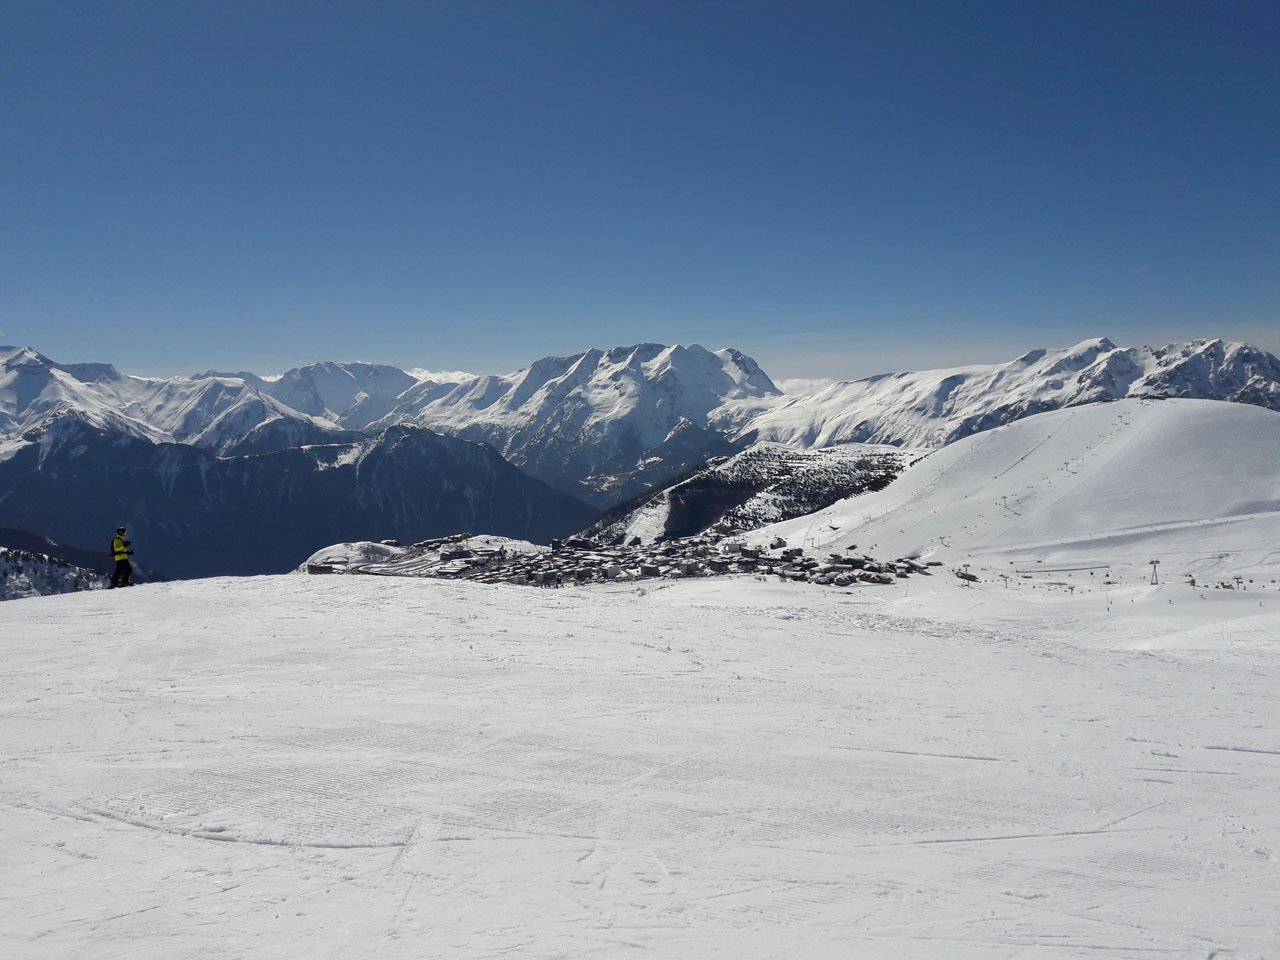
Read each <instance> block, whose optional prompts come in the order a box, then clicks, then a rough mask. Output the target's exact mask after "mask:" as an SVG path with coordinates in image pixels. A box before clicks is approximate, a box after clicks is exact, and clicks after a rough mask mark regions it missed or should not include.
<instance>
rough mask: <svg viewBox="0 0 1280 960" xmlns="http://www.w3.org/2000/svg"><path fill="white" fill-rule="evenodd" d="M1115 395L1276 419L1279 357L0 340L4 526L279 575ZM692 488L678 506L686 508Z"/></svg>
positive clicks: (514, 531)
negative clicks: (534, 350) (79, 359)
mask: <svg viewBox="0 0 1280 960" xmlns="http://www.w3.org/2000/svg"><path fill="white" fill-rule="evenodd" d="M1125 397H1189V398H1197V399H1212V400H1227V401H1235V402H1241V403H1247V404H1253V405H1256V406H1262V407H1268V408H1270V409H1273V410H1274V409H1280V360H1277V359H1276V357H1274V356H1272V355H1271V354H1268V353H1266V352H1264V351H1262V350H1259V349H1257V348H1255V347H1252V346H1249V345H1247V344H1240V343H1228V342H1223V341H1221V340H1199V341H1193V342H1188V343H1175V344H1170V345H1168V346H1165V347H1161V348H1154V349H1153V348H1148V347H1130V348H1123V347H1118V346H1116V345H1115V344H1113V343H1111V342H1110V341H1108V340H1106V339H1096V340H1089V341H1085V342H1083V343H1081V344H1077V345H1076V346H1074V347H1069V348H1061V349H1042V350H1033V351H1031V352H1029V353H1026V354H1024V355H1023V356H1021V357H1019V358H1017V359H1016V360H1012V361H1009V362H1007V363H1003V364H991V365H981V366H967V367H959V368H954V369H948V370H932V371H923V372H908V373H893V374H885V375H881V376H877V377H871V378H867V379H862V380H855V381H847V382H839V383H833V384H830V385H828V386H826V387H823V388H822V389H819V390H817V391H815V392H812V393H808V394H803V395H797V394H786V393H784V392H783V391H781V390H780V389H779V388H778V387H777V385H776V384H775V383H774V381H773V380H771V379H770V377H769V376H768V375H767V374H766V373H765V372H764V371H763V370H761V368H760V367H759V365H758V364H757V363H756V362H755V361H754V360H752V359H751V358H750V357H748V356H746V355H745V354H743V353H741V352H740V351H737V350H734V349H732V348H725V349H720V350H714V351H712V350H708V349H705V348H703V347H701V346H698V345H696V344H694V345H689V346H663V345H660V344H637V345H633V346H630V347H617V348H613V349H609V350H598V349H591V350H585V351H583V352H581V353H578V354H575V355H573V356H570V357H547V358H543V359H541V360H538V361H536V362H534V363H533V364H531V365H529V366H528V367H526V368H524V369H521V370H518V371H516V372H514V373H510V374H506V375H502V376H474V375H466V374H450V375H425V376H422V375H415V374H410V373H408V372H406V371H404V370H400V369H399V368H396V367H393V366H387V365H380V364H370V363H338V362H325V363H314V364H309V365H307V366H303V367H299V368H296V369H293V370H290V371H288V372H286V373H285V374H283V375H280V376H260V375H257V374H253V373H248V372H239V373H220V372H217V371H208V372H206V373H203V374H198V375H195V376H191V377H173V378H145V377H136V376H130V375H126V374H122V373H120V372H119V371H118V370H116V368H115V367H113V366H111V365H110V364H106V363H58V362H55V361H52V360H50V359H49V358H47V357H44V356H42V355H41V354H39V353H37V352H36V351H34V350H32V349H30V348H26V347H0V524H4V525H9V526H14V527H19V528H22V529H26V530H31V531H34V532H37V533H39V534H42V535H45V536H51V537H54V538H55V539H57V540H60V541H62V542H66V543H73V544H78V545H92V544H94V543H96V542H97V541H98V540H100V539H101V538H102V530H103V529H107V530H108V531H109V530H110V529H111V528H112V527H114V525H115V524H116V523H117V522H120V521H127V522H129V523H131V524H132V525H133V526H134V528H135V529H136V528H138V527H139V525H140V524H141V525H142V526H143V527H144V528H145V532H146V533H147V534H148V536H145V537H140V539H141V540H149V541H150V542H151V543H152V544H153V545H154V546H155V549H156V551H157V552H156V553H153V554H151V555H150V556H149V557H148V560H149V561H150V565H151V566H153V567H154V568H155V569H157V570H158V571H159V572H161V573H164V574H167V575H170V576H195V575H204V574H209V573H220V572H221V573H226V572H236V573H248V572H266V571H271V570H284V569H289V568H291V567H293V566H294V565H296V564H297V562H298V559H299V557H302V556H306V555H307V554H308V553H309V552H311V551H312V550H314V549H316V548H318V547H320V546H324V545H325V544H328V543H332V542H335V541H337V540H342V539H346V538H348V537H350V538H356V539H369V538H371V537H375V538H376V537H379V536H384V537H387V538H393V537H394V538H406V539H408V538H414V537H427V536H438V535H442V534H447V533H452V532H455V531H457V530H461V529H470V530H472V531H473V532H477V533H496V534H504V535H508V536H513V537H519V538H522V539H531V540H546V539H549V538H550V537H553V536H557V535H561V534H564V533H569V532H572V531H574V530H576V529H579V528H581V527H583V526H584V525H586V524H587V523H588V522H589V521H591V519H592V516H593V514H598V513H600V512H601V511H602V510H606V509H610V508H616V507H617V506H618V505H619V504H620V503H623V502H626V501H628V500H632V499H634V498H639V499H640V501H643V500H644V498H645V496H646V495H648V494H649V493H650V492H651V491H654V490H660V489H661V488H662V487H663V486H664V485H666V484H668V483H670V482H671V481H673V480H675V479H677V478H680V477H682V476H684V477H686V478H687V475H689V474H690V472H691V471H696V470H698V469H699V468H700V467H701V465H702V464H704V463H705V462H707V461H708V460H710V459H713V458H726V457H733V456H735V455H737V454H740V453H741V452H742V451H744V450H746V449H747V448H749V447H750V446H751V445H752V444H755V443H760V442H764V443H772V444H782V445H785V446H786V447H788V448H792V449H797V450H806V449H818V448H827V447H832V446H836V445H839V444H846V443H864V442H871V443H879V444H888V445H892V446H895V447H911V448H926V449H927V448H937V447H941V446H944V445H946V444H949V443H951V442H953V441H955V440H958V439H960V438H963V437H966V436H969V435H971V434H974V433H978V432H982V431H985V430H988V429H990V428H991V427H995V426H999V425H1001V424H1006V423H1010V422H1013V421H1015V420H1019V419H1021V418H1024V417H1027V416H1030V415H1032V414H1037V413H1043V412H1046V411H1049V410H1054V409H1058V408H1062V407H1073V406H1079V405H1082V404H1090V403H1096V402H1099V401H1108V400H1116V399H1121V398H1125ZM827 459H830V458H827ZM760 462H761V463H766V462H768V463H772V464H774V465H775V466H776V467H777V469H778V471H779V472H778V474H777V475H776V476H775V477H773V479H772V480H770V479H768V478H758V479H759V486H758V489H759V490H765V489H766V488H768V487H769V485H770V484H771V483H773V482H780V481H782V480H784V479H785V478H786V477H787V476H790V475H791V474H792V473H794V472H795V471H796V463H797V461H796V460H795V458H794V457H787V456H774V457H772V458H768V457H766V458H763V459H761V461H760ZM832 462H834V461H832ZM800 472H801V473H803V472H804V471H800ZM704 481H705V478H704ZM707 482H709V481H707ZM717 482H718V481H717ZM753 483H755V481H753ZM710 485H711V486H715V484H714V483H712V484H710ZM695 486H696V485H695ZM730 486H733V484H730ZM687 495H688V488H687V486H686V488H685V491H684V492H683V493H677V494H676V495H675V496H676V500H678V501H679V502H680V503H683V504H685V506H684V507H682V509H684V510H685V511H686V513H685V516H686V517H689V516H692V513H690V512H689V510H690V509H691V508H690V507H689V506H688V504H689V501H687V500H685V499H682V498H685V497H686V496H687ZM716 496H719V495H718V494H717V495H716ZM712 499H715V498H714V497H713V498H712ZM801 499H804V498H801ZM819 499H821V497H819ZM638 502H639V501H638ZM700 502H702V501H700ZM798 502H799V501H797V503H798ZM805 502H806V503H807V502H809V501H807V500H806V501H805ZM726 503H727V501H726ZM704 505H705V504H704ZM737 506H740V505H739V504H733V505H731V506H730V507H729V509H733V508H736V507H737ZM702 509H703V507H701V506H700V507H698V509H697V510H694V511H693V512H694V513H697V512H698V511H701V510H702ZM712 512H714V511H712ZM699 515H700V516H701V515H702V514H701V513H699ZM707 515H710V514H707ZM615 519H616V513H615ZM668 519H670V517H668ZM717 519H718V518H717ZM778 519H781V517H778ZM673 522H674V524H675V526H674V527H672V529H675V528H677V527H681V526H682V525H683V524H684V521H682V520H678V519H677V520H676V521H673ZM666 523H667V521H666V520H664V521H663V525H664V526H665V524H666ZM143 532H144V531H143V530H142V529H138V533H139V534H142V533H143ZM159 544H164V546H159Z"/></svg>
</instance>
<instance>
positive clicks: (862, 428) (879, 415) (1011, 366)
mask: <svg viewBox="0 0 1280 960" xmlns="http://www.w3.org/2000/svg"><path fill="white" fill-rule="evenodd" d="M1141 396H1167V397H1184V398H1201V399H1210V400H1233V401H1243V402H1246V403H1252V404H1257V405H1259V406H1264V407H1270V408H1272V409H1280V361H1278V360H1277V359H1276V358H1275V357H1273V356H1271V355H1270V354H1267V353H1265V352H1263V351H1261V350H1258V349H1257V348H1255V347H1250V346H1248V345H1245V344H1240V343H1225V342H1223V341H1222V340H1197V341H1192V342H1188V343H1173V344H1169V345H1167V346H1165V347H1161V348H1158V349H1152V348H1150V347H1117V346H1116V345H1115V344H1114V343H1112V342H1111V341H1110V340H1107V339H1106V338H1102V337H1100V338H1096V339H1091V340H1085V341H1083V342H1082V343H1078V344H1076V345H1075V346H1073V347H1065V348H1055V349H1042V350H1032V351H1030V352H1029V353H1026V354H1024V355H1023V356H1021V357H1019V358H1018V359H1016V360H1013V361H1010V362H1009V363H1003V364H985V365H972V366H964V367H954V368H949V369H940V370H924V371H918V372H917V371H913V372H903V373H890V374H883V375H880V376H876V377H870V378H868V379H864V380H855V381H847V382H837V383H832V384H830V385H829V386H826V387H820V388H819V389H817V390H815V391H814V392H812V393H810V394H808V395H805V396H800V395H796V394H795V393H794V392H791V391H788V393H787V394H786V395H784V396H782V397H780V398H778V397H774V398H769V397H766V398H762V399H759V400H737V401H732V402H729V403H726V404H725V405H724V406H723V407H721V408H720V409H719V410H717V411H714V412H713V413H712V414H711V415H710V420H711V421H712V422H713V423H714V424H716V425H718V426H720V427H722V428H726V429H730V430H733V431H735V432H736V435H738V436H752V437H754V438H755V439H759V440H775V441H778V442H782V443H791V444H799V445H802V446H818V447H825V446H830V445H832V444H836V443H847V442H851V441H853V442H877V443H893V444H900V445H906V446H913V447H941V446H944V445H945V444H947V443H950V442H952V441H954V440H956V439H959V438H960V437H964V436H968V435H970V434H972V433H976V432H979V431H981V430H986V429H990V428H991V427H994V426H998V425H1000V424H1001V423H1006V422H1009V421H1012V420H1015V419H1017V418H1018V417H1022V416H1027V415H1029V414H1034V413H1038V412H1041V411H1044V410H1051V409H1056V408H1059V407H1067V406H1073V405H1077V404H1082V403H1093V402H1097V401H1100V400H1118V399H1122V398H1126V397H1141Z"/></svg>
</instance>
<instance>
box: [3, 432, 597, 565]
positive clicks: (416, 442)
mask: <svg viewBox="0 0 1280 960" xmlns="http://www.w3.org/2000/svg"><path fill="white" fill-rule="evenodd" d="M0 491H3V495H0V525H4V526H10V527H16V528H19V529H23V530H38V531H40V532H41V533H42V534H43V535H45V536H48V537H51V538H53V539H55V540H57V541H59V542H62V543H68V544H78V545H82V546H83V545H86V544H93V543H95V542H96V541H98V540H102V539H103V537H104V536H109V533H110V530H111V529H112V528H114V527H115V525H116V524H117V523H127V524H128V526H129V532H130V535H131V537H132V538H133V540H134V546H135V549H137V550H138V556H137V559H138V560H139V561H141V562H144V563H145V564H146V565H147V566H149V567H151V568H153V569H155V570H158V571H160V572H161V573H163V574H165V575H166V576H170V577H194V576H212V575H219V574H253V573H273V572H274V573H282V572H285V571H288V570H290V569H292V568H293V567H295V566H297V564H298V563H299V562H300V560H301V558H304V557H306V556H307V555H308V554H310V553H312V552H313V551H315V550H316V549H318V548H319V547H322V546H324V545H326V544H329V543H334V542H338V541H343V540H353V539H359V538H367V537H373V538H374V539H389V538H403V539H405V540H419V539H426V538H428V537H433V536H443V535H446V534H451V533H454V532H457V531H459V530H472V531H475V532H478V533H490V532H492V533H501V534H505V535H510V536H514V537H519V538H521V539H528V540H537V541H543V542H545V541H547V540H549V539H550V538H551V537H554V536H557V535H560V534H564V533H568V532H570V531H572V530H574V529H577V528H578V527H580V526H582V524H584V523H586V522H587V521H589V520H590V519H591V517H592V515H593V513H594V511H593V510H592V509H591V508H589V507H587V506H586V505H585V504H583V503H581V502H580V501H576V500H574V499H573V498H571V497H569V496H567V495H565V494H562V493H559V492H557V491H554V490H551V489H550V488H549V487H547V486H546V485H545V484H543V483H541V482H540V481H538V480H535V479H534V478H532V477H529V476H527V475H525V474H523V473H521V472H520V471H519V470H518V469H516V468H515V467H514V466H512V465H511V464H509V463H507V462H506V461H505V460H503V459H502V458H501V457H500V456H499V455H498V454H497V453H495V452H494V451H493V450H492V449H490V448H489V447H486V446H484V445H483V444H478V443H469V442H467V441H463V440H458V439H455V438H452V437H444V436H440V435H439V434H436V433H433V432H431V431H429V430H425V429H422V428H419V427H413V426H409V425H399V426H395V427H391V428H389V429H387V430H385V431H383V432H382V433H380V434H378V435H376V436H373V437H363V438H361V439H360V440H359V441H356V442H348V443H329V444H319V445H308V446H299V447H291V448H288V449H283V450H274V451H269V452H264V453H260V454H256V455H252V456H233V457H219V456H216V455H215V454H214V453H212V452H211V451H209V450H206V449H201V448H199V447H196V446H194V445H190V444H181V443H171V442H163V443H156V442H153V441H151V440H150V439H148V438H143V437H136V436H128V435H124V434H121V433H120V432H119V431H115V430H111V429H104V428H102V427H100V426H98V425H97V424H94V423H92V422H89V421H88V420H85V419H81V418H79V417H75V416H66V417H62V418H60V419H58V420H56V421H55V422H53V423H52V424H50V425H49V426H48V427H47V428H45V429H44V430H43V431H42V432H41V433H40V435H39V436H38V438H37V439H35V440H34V441H31V442H24V443H18V444H11V445H9V449H7V450H4V449H0ZM104 550H105V547H104Z"/></svg>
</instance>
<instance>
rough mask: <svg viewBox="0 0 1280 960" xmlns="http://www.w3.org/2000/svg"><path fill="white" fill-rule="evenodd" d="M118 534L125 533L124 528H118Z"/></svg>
mask: <svg viewBox="0 0 1280 960" xmlns="http://www.w3.org/2000/svg"><path fill="white" fill-rule="evenodd" d="M116 533H124V527H116Z"/></svg>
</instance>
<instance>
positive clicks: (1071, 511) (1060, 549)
mask: <svg viewBox="0 0 1280 960" xmlns="http://www.w3.org/2000/svg"><path fill="white" fill-rule="evenodd" d="M773 535H781V536H784V537H791V538H795V539H796V541H797V542H799V541H800V540H802V539H803V540H804V541H806V542H808V543H812V544H813V545H815V546H824V545H830V546H832V547H833V548H835V549H840V548H842V547H845V546H848V545H849V544H852V543H857V544H859V545H860V546H865V547H867V548H868V549H874V550H876V551H878V552H882V553H888V554H892V555H895V556H900V555H907V554H920V555H922V556H925V557H934V556H937V557H945V558H948V559H950V560H952V561H953V562H954V561H955V560H956V559H959V558H968V557H973V558H975V559H979V558H996V557H1008V558H1035V559H1045V560H1048V559H1052V558H1066V557H1075V558H1086V559H1087V558H1089V557H1095V556H1096V557H1113V556H1115V555H1117V554H1123V555H1124V556H1126V557H1129V558H1130V559H1134V558H1138V559H1140V560H1145V559H1148V558H1156V559H1160V558H1163V559H1164V560H1166V561H1169V560H1176V562H1177V564H1178V567H1177V572H1179V573H1184V572H1194V570H1195V569H1205V570H1208V569H1209V568H1211V567H1214V566H1215V565H1216V564H1217V560H1215V558H1217V557H1218V555H1220V554H1221V555H1222V556H1223V557H1227V556H1229V555H1231V554H1233V553H1236V552H1238V551H1240V550H1251V551H1255V552H1257V551H1258V550H1259V549H1262V548H1263V547H1266V549H1265V550H1263V553H1262V554H1260V555H1259V558H1258V559H1259V561H1261V560H1265V555H1266V554H1267V553H1268V552H1269V551H1274V552H1272V553H1271V556H1273V557H1274V558H1277V559H1280V413H1278V412H1275V411H1272V410H1264V409H1261V408H1259V407H1253V406H1247V405H1244V404H1235V403H1215V402H1212V401H1207V400H1122V401H1117V402H1115V403H1106V404H1091V405H1087V406H1081V407H1071V408H1068V409H1066V410H1058V411H1052V412H1049V413H1042V414H1039V415H1037V416H1034V417H1028V418H1026V419H1023V420H1019V421H1017V422H1016V423H1012V424H1009V425H1008V426H1004V427H1000V428H999V429H996V430H990V431H986V432H984V433H981V434H978V435H976V436H972V437H967V438H965V439H963V440H960V441H957V442H956V443H953V444H950V445H948V446H946V447H944V448H943V449H941V450H939V451H937V452H935V453H933V454H931V455H930V456H928V457H927V458H925V459H924V460H922V461H920V462H919V463H917V464H916V465H915V466H913V467H912V468H910V469H909V470H908V471H907V472H906V473H905V474H903V475H902V476H901V477H900V478H899V479H898V480H897V481H895V482H894V483H893V484H891V485H890V486H889V487H887V488H886V489H884V490H882V491H880V492H879V493H874V494H869V495H867V496H865V497H860V498H857V499H854V500H849V501H842V502H840V503H837V504H834V505H832V506H830V507H828V508H827V509H826V510H823V511H820V512H818V513H816V514H814V515H813V516H811V517H805V518H802V519H799V520H793V521H790V522H788V523H785V524H779V525H776V526H774V527H768V528H765V529H764V530H762V531H759V532H758V533H757V534H756V537H769V536H773ZM1268 545H1269V546H1268ZM1148 555H1149V556H1148Z"/></svg>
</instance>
